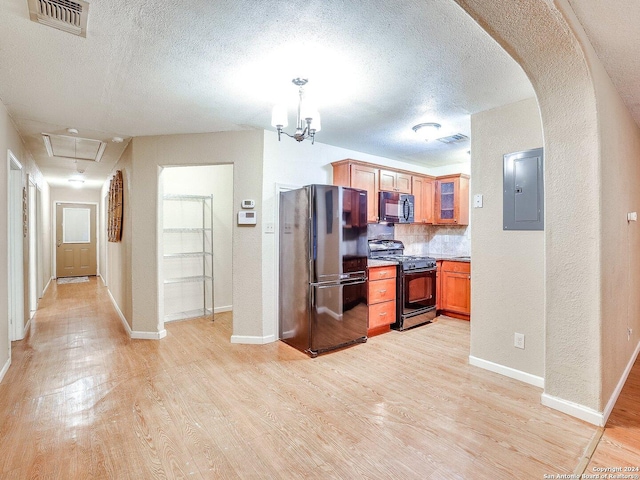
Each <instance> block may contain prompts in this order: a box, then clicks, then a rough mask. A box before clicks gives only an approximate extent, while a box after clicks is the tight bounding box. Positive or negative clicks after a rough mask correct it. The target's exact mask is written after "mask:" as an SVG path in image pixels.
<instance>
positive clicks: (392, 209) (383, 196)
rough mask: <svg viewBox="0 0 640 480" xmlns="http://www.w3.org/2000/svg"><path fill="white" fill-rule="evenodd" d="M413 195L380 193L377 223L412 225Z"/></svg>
mask: <svg viewBox="0 0 640 480" xmlns="http://www.w3.org/2000/svg"><path fill="white" fill-rule="evenodd" d="M413 204H414V198H413V195H410V194H408V193H398V192H380V202H379V204H378V205H379V207H380V210H379V213H380V215H379V221H380V222H386V223H413Z"/></svg>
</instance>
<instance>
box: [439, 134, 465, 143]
mask: <svg viewBox="0 0 640 480" xmlns="http://www.w3.org/2000/svg"><path fill="white" fill-rule="evenodd" d="M437 140H438V141H439V142H442V143H460V142H464V141H465V140H469V137H467V136H466V135H463V134H461V133H456V134H455V135H449V136H448V137H442V138H438V139H437Z"/></svg>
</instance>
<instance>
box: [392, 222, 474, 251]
mask: <svg viewBox="0 0 640 480" xmlns="http://www.w3.org/2000/svg"><path fill="white" fill-rule="evenodd" d="M395 239H396V240H400V241H402V243H404V253H405V255H453V256H464V255H470V254H471V228H470V227H469V226H460V225H456V226H442V225H415V224H409V225H402V224H397V225H395Z"/></svg>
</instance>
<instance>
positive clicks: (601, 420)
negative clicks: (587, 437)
mask: <svg viewBox="0 0 640 480" xmlns="http://www.w3.org/2000/svg"><path fill="white" fill-rule="evenodd" d="M540 402H541V403H542V405H544V406H545V407H549V408H553V409H554V410H558V411H559V412H562V413H566V414H567V415H571V416H572V417H576V418H579V419H580V420H584V421H585V422H589V423H591V424H593V425H597V426H598V427H604V424H605V423H606V419H605V416H604V413H603V412H598V411H596V410H593V409H591V408H589V407H585V406H584V405H580V404H579V403H574V402H570V401H569V400H564V399H562V398H558V397H554V396H553V395H549V394H548V393H543V394H542V396H541V398H540Z"/></svg>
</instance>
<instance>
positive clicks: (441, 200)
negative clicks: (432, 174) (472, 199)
mask: <svg viewBox="0 0 640 480" xmlns="http://www.w3.org/2000/svg"><path fill="white" fill-rule="evenodd" d="M434 223H436V224H452V225H469V176H468V175H464V174H461V173H459V174H456V175H446V176H443V177H438V178H437V180H436V182H435V219H434Z"/></svg>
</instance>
